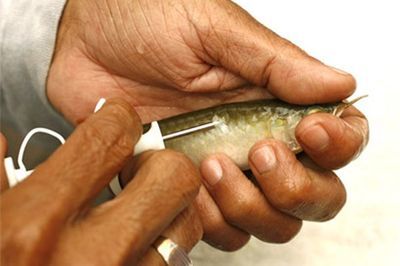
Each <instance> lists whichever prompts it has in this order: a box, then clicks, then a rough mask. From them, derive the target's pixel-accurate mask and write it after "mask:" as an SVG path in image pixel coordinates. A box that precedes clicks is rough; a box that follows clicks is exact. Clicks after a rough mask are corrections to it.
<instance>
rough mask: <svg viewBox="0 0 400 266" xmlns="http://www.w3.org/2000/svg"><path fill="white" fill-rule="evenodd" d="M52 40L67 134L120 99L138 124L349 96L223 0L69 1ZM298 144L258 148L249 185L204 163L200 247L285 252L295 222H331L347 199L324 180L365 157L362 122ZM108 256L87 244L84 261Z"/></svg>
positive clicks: (322, 127) (228, 168)
mask: <svg viewBox="0 0 400 266" xmlns="http://www.w3.org/2000/svg"><path fill="white" fill-rule="evenodd" d="M57 37H58V38H57V45H56V51H55V54H54V59H53V62H52V65H51V68H50V72H49V76H48V82H47V95H48V97H49V100H50V101H51V103H52V104H53V105H54V107H55V108H56V109H57V110H59V111H60V112H61V113H62V114H63V115H64V116H65V117H66V118H67V119H69V120H70V121H71V122H73V123H74V124H79V123H81V122H82V121H84V120H85V119H86V118H87V117H88V116H89V114H90V113H91V112H92V110H93V108H94V106H95V104H96V102H97V101H98V99H99V98H100V97H106V98H112V97H118V98H124V99H126V100H127V101H128V102H129V103H130V105H131V106H133V107H134V108H135V110H136V111H137V112H138V114H139V116H140V119H141V120H142V122H143V123H146V122H149V121H152V120H156V119H159V118H163V117H167V116H170V115H174V114H177V113H181V112H186V111H190V110H196V109H199V108H202V107H207V106H212V105H217V104H221V103H225V102H230V101H239V100H248V99H257V98H272V97H277V98H279V99H281V100H284V101H287V102H290V103H297V104H312V103H326V102H334V101H340V100H342V99H344V98H346V97H348V96H349V95H351V94H352V93H353V92H354V89H355V80H354V78H353V77H352V76H351V75H350V74H347V73H344V72H341V71H339V70H337V69H333V68H331V67H329V66H326V65H324V64H323V63H321V62H319V61H317V60H316V59H314V58H312V57H310V56H308V55H307V54H306V53H305V52H304V51H302V50H300V49H299V48H298V47H296V46H295V45H293V44H291V43H290V42H288V41H287V40H285V39H283V38H281V37H279V36H278V35H276V34H275V33H273V32H272V31H270V30H269V29H267V28H265V27H264V26H262V25H261V24H259V23H258V22H257V21H255V20H254V19H253V18H252V17H251V16H250V15H249V14H247V13H246V12H245V11H244V10H242V9H241V8H240V7H238V6H236V5H235V4H233V3H232V2H230V1H227V0H218V1H200V0H198V1H195V0H192V1H189V0H187V1H184V0H152V1H145V0H136V1H132V0H114V1H111V0H99V1H94V0H70V1H69V2H68V4H67V7H66V9H65V11H64V14H63V18H62V21H61V24H60V28H59V32H58V36H57ZM122 124H124V122H122ZM296 137H297V139H298V141H299V143H300V144H301V146H302V147H303V149H304V154H303V155H302V156H300V157H299V158H296V157H295V156H294V155H293V154H292V153H291V152H290V151H289V150H288V149H287V148H286V147H285V146H284V145H282V143H279V142H276V141H272V140H265V141H261V142H259V143H256V144H255V146H254V147H253V149H252V150H251V151H250V153H249V161H250V165H251V168H252V172H253V175H254V178H253V180H252V181H250V180H249V179H248V178H246V177H245V176H244V174H243V173H242V172H241V171H240V170H239V169H238V168H237V166H236V165H234V164H233V163H232V161H231V160H230V159H229V157H228V156H227V155H223V154H217V155H214V156H211V157H210V158H208V159H206V160H205V161H204V162H203V163H202V165H201V167H200V171H201V174H202V178H203V184H204V185H203V186H201V188H200V192H199V194H198V196H197V198H196V200H195V208H196V210H197V212H196V213H197V215H198V216H199V217H200V220H201V223H202V229H203V232H204V235H203V239H204V240H205V241H207V242H208V243H210V244H211V245H213V246H215V247H218V248H220V249H223V250H236V249H238V248H240V247H242V246H243V245H244V244H245V243H246V242H247V241H248V239H249V237H250V235H254V236H256V237H257V238H259V239H261V240H263V241H267V242H272V243H281V242H286V241H289V240H290V239H291V238H293V237H294V236H295V235H296V234H297V233H298V232H299V230H300V228H301V224H302V220H312V221H325V220H328V219H331V218H333V217H334V216H335V215H336V214H337V213H338V212H339V210H340V209H341V208H342V206H343V205H344V202H345V198H346V193H345V189H344V187H343V185H342V183H341V182H340V180H339V178H338V177H337V176H336V175H335V174H334V173H333V172H332V169H336V168H339V167H342V166H344V165H346V164H347V163H349V162H350V161H351V160H352V159H353V158H355V156H357V155H358V154H359V153H360V151H361V150H362V148H363V147H364V146H365V144H366V142H367V139H368V124H367V121H366V119H365V117H364V116H363V115H362V114H361V113H360V112H359V111H357V110H356V109H355V108H350V109H348V110H347V111H346V112H345V113H344V114H343V116H342V118H336V117H334V116H332V115H327V114H313V115H311V116H309V117H307V118H305V119H303V121H302V122H301V123H300V124H299V126H298V127H297V129H296ZM167 154H169V152H167ZM162 156H164V155H163V154H162ZM160 157H161V155H160ZM178 157H179V156H178ZM160 160H161V159H160ZM42 168H44V167H42ZM90 168H92V167H90ZM134 169H135V168H134ZM148 169H149V171H150V169H151V168H150V167H149V168H148ZM42 178H45V177H42ZM109 178H111V176H110V177H109ZM128 179H129V178H128ZM107 180H108V179H107ZM135 180H136V177H135V178H134V179H133V181H131V182H128V183H127V188H126V189H128V188H129V186H131V183H132V182H133V183H135ZM93 182H94V181H93ZM27 183H28V182H27ZM101 184H102V185H103V186H104V185H105V184H106V182H102V183H101ZM21 186H22V185H21ZM25 186H27V185H25ZM99 187H100V185H99ZM17 188H18V187H17ZM17 188H16V189H17ZM35 189H36V190H39V188H38V187H31V191H32V192H31V193H34V192H35ZM11 192H12V190H11V191H10V193H8V195H9V197H13V196H12V195H13V193H11ZM70 193H71V194H70V195H69V197H74V196H76V195H77V193H79V192H78V191H70ZM127 194H128V193H125V194H124V195H127ZM14 195H15V196H14V197H16V198H15V199H14V200H15V201H17V200H18V198H17V197H18V195H17V194H14ZM161 202H163V201H162V199H160V201H159V203H161ZM143 203H144V204H145V205H146V206H147V207H149V206H150V205H151V204H155V205H154V206H156V205H157V203H153V202H147V201H146V202H143ZM159 203H158V204H159ZM131 204H134V203H133V202H132V203H131ZM111 205H112V204H108V203H107V204H106V206H111ZM37 208H39V206H38V207H37ZM149 208H150V207H149ZM59 211H61V210H59ZM115 217H118V216H115ZM8 218H9V219H19V216H18V214H16V215H15V216H11V215H10V216H8ZM142 219H143V220H146V219H148V218H147V217H143V218H142ZM11 221H12V220H11ZM11 221H9V223H10V224H12V222H11ZM147 221H148V220H147ZM98 222H99V223H101V220H98ZM47 224H52V221H50V220H48V221H47ZM89 229H90V228H88V230H89ZM97 229H98V231H97V232H98V233H99V232H101V234H106V233H108V232H109V231H108V230H106V229H104V228H100V227H96V229H93V230H97ZM89 231H90V230H89ZM120 231H124V230H120ZM82 232H84V231H82ZM92 241H93V240H92ZM71 243H72V242H65V244H63V245H65V246H66V248H68V245H69V244H70V245H72V244H71ZM80 243H82V245H85V240H84V239H83V240H80ZM32 245H33V246H31V247H30V250H34V249H36V246H35V243H32ZM189 246H190V245H189ZM106 247H108V246H104V242H96V241H94V242H93V244H92V245H90V246H89V245H88V246H87V252H98V253H101V250H102V248H106ZM10 248H11V249H12V246H11V247H10ZM69 248H70V249H71V247H69ZM39 249H40V248H39V247H38V250H39ZM99 250H100V251H99ZM110 250H113V251H116V250H119V249H118V248H116V247H112V248H110ZM14 252H16V253H17V252H18V251H17V250H14ZM105 252H106V251H105ZM117 254H118V253H117ZM55 257H56V255H55ZM122 257H123V256H122ZM122 260H123V259H121V261H122ZM109 265H112V264H109Z"/></svg>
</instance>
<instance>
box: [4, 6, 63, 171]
mask: <svg viewBox="0 0 400 266" xmlns="http://www.w3.org/2000/svg"><path fill="white" fill-rule="evenodd" d="M65 2H66V1H65V0H40V1H31V0H18V1H16V0H2V1H0V88H1V108H0V111H1V131H2V132H3V134H4V135H5V136H6V138H7V139H8V145H9V155H11V156H12V157H13V158H14V160H15V159H16V157H17V152H18V148H19V146H20V144H21V141H22V138H23V137H24V136H25V135H26V133H28V131H29V130H31V129H32V128H35V127H47V128H50V129H53V130H55V131H57V132H59V133H61V134H62V135H64V137H67V135H68V134H69V132H70V131H71V126H70V125H69V124H68V123H67V122H66V121H65V119H63V117H62V116H61V115H60V114H58V113H57V112H56V111H55V110H54V109H53V108H52V106H51V105H50V103H49V101H48V99H47V97H46V92H45V88H46V77H47V73H48V70H49V66H50V63H51V58H52V55H53V50H54V45H55V40H56V34H57V28H58V23H59V20H60V18H61V15H62V11H63V8H64V5H65ZM58 145H59V143H58V142H57V141H55V140H54V139H52V138H51V137H49V136H40V135H38V136H35V137H34V138H33V139H32V141H31V142H30V143H29V145H28V149H27V152H26V156H25V161H26V164H27V165H28V167H29V166H30V167H29V168H32V167H34V166H35V165H37V164H38V163H39V162H40V161H42V160H43V159H44V158H46V157H47V155H48V154H49V151H52V150H53V149H54V148H55V147H57V146H58Z"/></svg>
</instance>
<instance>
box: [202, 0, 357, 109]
mask: <svg viewBox="0 0 400 266" xmlns="http://www.w3.org/2000/svg"><path fill="white" fill-rule="evenodd" d="M212 3H213V4H211V2H207V5H204V6H205V8H206V9H208V10H207V12H204V14H208V15H206V16H207V19H204V21H202V19H199V20H198V21H195V25H196V30H197V32H198V36H199V38H200V40H201V42H202V44H203V47H204V49H205V52H206V54H207V57H209V58H211V60H213V61H215V63H217V64H219V65H221V66H223V67H224V68H226V69H228V70H229V71H231V72H232V73H234V74H236V75H239V76H241V77H243V78H244V79H246V80H248V81H250V82H252V83H254V84H256V85H258V86H262V87H266V88H267V89H268V90H269V91H270V92H271V93H272V94H274V96H276V97H278V98H280V99H282V100H284V101H287V102H290V103H296V104H311V103H316V102H318V103H322V102H333V101H339V100H342V99H344V98H346V97H348V96H350V95H351V94H352V93H353V91H354V89H355V85H356V82H355V79H354V78H353V77H352V76H351V75H350V74H348V73H345V72H343V71H341V70H338V69H335V68H332V67H329V66H327V65H324V64H323V63H321V62H320V61H318V60H316V59H315V58H313V57H311V56H309V55H307V54H306V53H305V52H304V51H302V50H301V49H300V48H299V47H297V46H296V45H294V44H292V43H290V42H289V41H287V40H285V39H283V38H281V37H280V36H278V35H277V34H275V33H274V32H272V31H271V30H269V29H267V28H265V27H264V26H263V25H261V24H260V23H258V22H257V21H256V20H255V19H254V18H253V17H251V16H250V15H249V14H248V13H247V12H246V11H244V10H243V9H242V8H240V7H239V6H237V5H236V4H234V3H232V2H231V1H212ZM197 22H198V23H197ZM205 60H207V59H205Z"/></svg>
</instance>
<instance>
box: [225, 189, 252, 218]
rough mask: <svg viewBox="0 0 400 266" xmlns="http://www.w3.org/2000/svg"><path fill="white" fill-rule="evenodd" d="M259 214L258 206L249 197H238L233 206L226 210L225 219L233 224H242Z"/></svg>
mask: <svg viewBox="0 0 400 266" xmlns="http://www.w3.org/2000/svg"><path fill="white" fill-rule="evenodd" d="M256 213H257V206H256V204H255V203H254V202H253V200H252V199H251V197H249V196H239V197H237V198H236V199H235V200H234V202H233V204H232V205H231V206H229V208H226V209H225V210H224V216H225V218H226V219H227V220H228V221H230V222H231V223H234V224H237V223H241V222H243V221H244V220H246V219H248V217H253V216H254V215H255V214H256Z"/></svg>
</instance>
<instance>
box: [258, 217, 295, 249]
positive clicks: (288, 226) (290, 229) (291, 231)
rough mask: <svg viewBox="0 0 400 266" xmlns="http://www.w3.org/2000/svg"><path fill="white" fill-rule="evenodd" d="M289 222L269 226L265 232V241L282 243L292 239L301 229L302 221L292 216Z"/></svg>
mask: <svg viewBox="0 0 400 266" xmlns="http://www.w3.org/2000/svg"><path fill="white" fill-rule="evenodd" d="M291 220H292V221H290V222H289V223H287V222H286V223H284V222H283V223H282V224H283V225H282V224H277V225H276V226H274V229H272V230H271V228H270V227H269V228H268V229H267V230H268V232H267V233H266V241H267V242H270V243H277V244H283V243H287V242H289V241H290V240H292V239H293V238H294V237H295V236H296V235H297V234H298V233H299V232H300V230H301V227H302V222H301V220H297V219H294V218H292V219H291Z"/></svg>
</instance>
